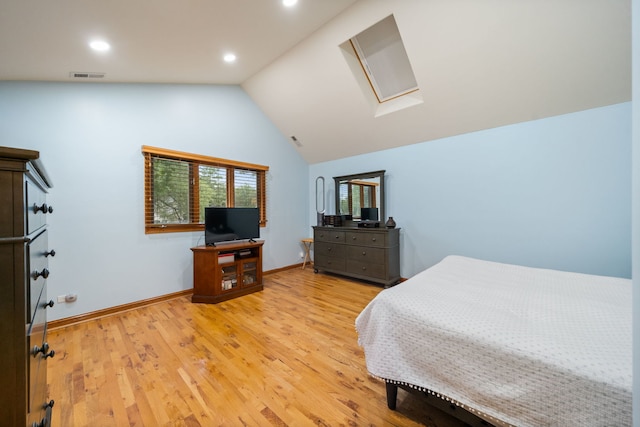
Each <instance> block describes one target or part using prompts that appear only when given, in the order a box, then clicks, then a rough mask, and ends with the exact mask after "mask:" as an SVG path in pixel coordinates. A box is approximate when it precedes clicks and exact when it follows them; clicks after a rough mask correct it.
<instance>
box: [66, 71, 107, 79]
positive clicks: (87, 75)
mask: <svg viewBox="0 0 640 427" xmlns="http://www.w3.org/2000/svg"><path fill="white" fill-rule="evenodd" d="M105 74H106V73H93V72H85V71H72V72H70V73H69V77H71V78H74V79H101V78H103V77H104V76H105Z"/></svg>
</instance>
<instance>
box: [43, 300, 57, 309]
mask: <svg viewBox="0 0 640 427" xmlns="http://www.w3.org/2000/svg"><path fill="white" fill-rule="evenodd" d="M54 304H55V303H54V302H53V300H52V299H50V300H49V302H45V303H44V304H42V308H47V307H49V308H51V307H53V306H54Z"/></svg>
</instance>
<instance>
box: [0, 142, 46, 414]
mask: <svg viewBox="0 0 640 427" xmlns="http://www.w3.org/2000/svg"><path fill="white" fill-rule="evenodd" d="M50 187H51V181H50V180H49V177H48V176H47V174H46V172H45V170H44V168H43V166H42V163H41V162H40V161H39V153H38V152H37V151H31V150H22V149H14V148H8V147H0V340H1V342H2V347H3V348H2V352H0V402H2V403H1V404H0V425H3V426H5V425H6V426H16V427H22V426H27V427H47V426H50V425H51V411H52V408H53V403H54V402H53V400H48V398H47V359H48V358H50V357H53V356H54V355H55V352H54V351H53V350H52V349H50V348H49V345H48V344H47V309H48V308H50V307H53V301H49V300H48V299H47V277H49V274H50V273H49V266H48V260H49V257H52V256H54V255H55V251H53V250H51V249H50V248H49V245H48V242H47V217H48V216H49V215H50V214H52V213H53V208H52V207H51V206H49V205H48V204H47V191H48V189H49V188H50Z"/></svg>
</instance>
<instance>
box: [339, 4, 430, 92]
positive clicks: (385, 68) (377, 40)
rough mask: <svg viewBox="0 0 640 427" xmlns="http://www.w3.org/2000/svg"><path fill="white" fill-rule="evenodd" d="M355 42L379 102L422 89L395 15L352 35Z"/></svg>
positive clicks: (355, 48) (352, 40) (353, 43)
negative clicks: (419, 86)
mask: <svg viewBox="0 0 640 427" xmlns="http://www.w3.org/2000/svg"><path fill="white" fill-rule="evenodd" d="M351 44H352V46H353V48H354V50H355V52H356V54H357V56H358V59H359V60H360V63H361V65H362V69H363V70H364V72H365V74H366V75H367V78H368V79H369V83H370V84H371V87H372V88H373V90H374V92H375V94H376V97H377V98H378V101H379V102H384V101H387V100H389V99H393V98H395V97H398V96H401V95H404V94H406V93H409V92H412V91H415V90H417V89H418V83H417V82H416V78H415V76H414V74H413V70H412V68H411V63H410V62H409V57H408V56H407V52H406V50H405V47H404V44H403V42H402V38H401V37H400V32H399V31H398V26H397V25H396V21H395V18H394V17H393V15H390V16H388V17H387V18H385V19H383V20H382V21H380V22H378V23H376V24H375V25H373V26H371V27H369V28H367V29H366V30H364V31H363V32H361V33H360V34H358V35H357V36H355V37H354V38H352V39H351Z"/></svg>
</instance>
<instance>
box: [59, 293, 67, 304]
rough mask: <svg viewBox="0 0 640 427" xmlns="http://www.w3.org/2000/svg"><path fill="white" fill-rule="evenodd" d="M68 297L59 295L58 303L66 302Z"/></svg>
mask: <svg viewBox="0 0 640 427" xmlns="http://www.w3.org/2000/svg"><path fill="white" fill-rule="evenodd" d="M65 298H66V295H58V302H59V303H60V302H65V301H64V300H65Z"/></svg>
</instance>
